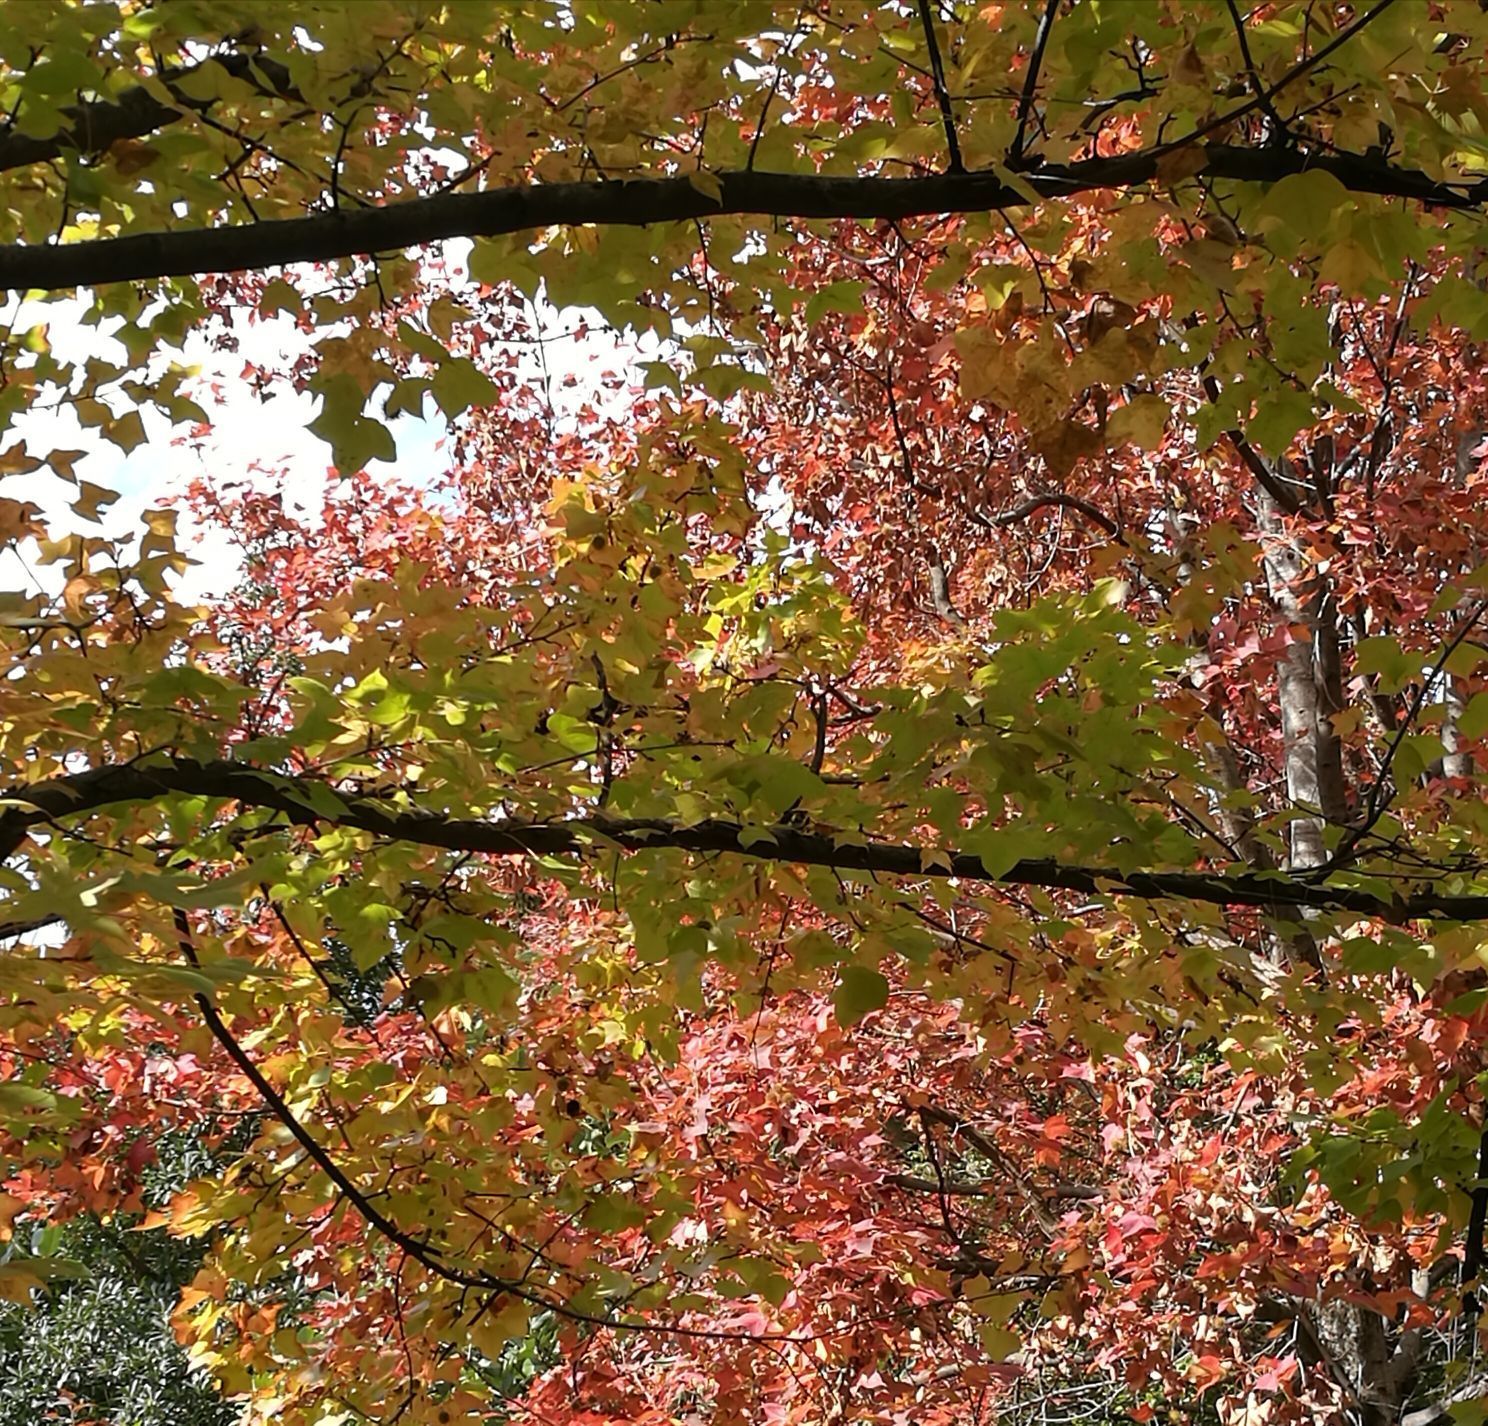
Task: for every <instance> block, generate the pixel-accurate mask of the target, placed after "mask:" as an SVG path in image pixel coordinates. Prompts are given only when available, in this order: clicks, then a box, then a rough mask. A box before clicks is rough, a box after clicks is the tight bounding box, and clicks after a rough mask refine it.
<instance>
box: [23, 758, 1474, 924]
mask: <svg viewBox="0 0 1488 1426" xmlns="http://www.w3.org/2000/svg"><path fill="white" fill-rule="evenodd" d="M172 795H182V796H192V797H207V798H218V799H221V800H223V801H229V802H239V803H241V804H243V805H244V806H249V807H259V808H265V809H269V810H272V811H275V812H279V813H281V814H282V815H283V816H285V817H287V818H288V819H289V821H290V822H291V823H294V824H298V825H302V826H315V825H322V824H323V825H329V826H338V827H355V828H357V829H359V830H361V831H364V832H368V833H370V834H371V835H373V836H375V837H381V838H383V839H385V840H388V841H401V842H410V843H414V844H416V845H420V846H427V847H443V848H446V849H448V850H450V851H462V852H473V853H483V854H487V855H493V856H510V855H513V854H516V853H536V854H537V855H540V856H577V855H583V854H585V853H588V852H593V851H595V850H597V849H602V848H611V849H613V848H616V847H618V848H620V849H622V850H624V851H630V852H646V851H654V850H657V849H662V848H671V849H675V850H679V851H686V852H700V853H713V854H717V853H729V854H731V855H734V856H744V857H750V858H752V859H754V860H757V861H775V862H793V863H798V864H802V865H808V866H828V867H835V868H837V869H839V870H842V871H869V872H877V873H879V874H881V875H884V876H904V877H912V878H916V879H922V878H926V877H957V878H961V879H963V880H966V881H971V882H986V883H992V884H995V885H1000V886H1038V887H1044V888H1047V889H1050V890H1058V891H1073V892H1078V893H1080V894H1081V895H1082V896H1133V897H1138V898H1141V899H1144V900H1169V899H1174V900H1187V901H1198V902H1204V903H1207V904H1209V905H1215V906H1253V907H1257V908H1260V909H1263V910H1269V911H1277V910H1280V909H1282V908H1285V907H1299V908H1307V909H1313V910H1318V911H1341V912H1349V913H1353V914H1356V915H1359V916H1368V917H1374V918H1378V919H1381V920H1385V921H1393V922H1401V921H1410V920H1418V919H1430V918H1440V919H1446V920H1453V921H1476V920H1485V919H1488V891H1484V892H1479V893H1467V894H1461V895H1449V894H1447V893H1444V892H1441V891H1438V890H1436V889H1435V888H1434V887H1432V886H1431V884H1430V882H1429V881H1428V880H1426V879H1424V878H1422V879H1417V880H1415V881H1414V883H1413V884H1407V886H1406V887H1405V888H1403V889H1402V891H1401V892H1400V893H1398V894H1396V895H1394V896H1382V895H1380V894H1379V892H1378V891H1376V890H1366V889H1365V888H1363V887H1361V886H1357V885H1354V886H1351V885H1347V884H1343V885H1340V884H1338V883H1336V882H1329V881H1325V880H1323V879H1322V878H1320V877H1319V876H1318V873H1317V871H1316V870H1313V871H1312V872H1311V873H1299V874H1295V875H1294V874H1289V873H1284V872H1241V873H1233V874H1226V873H1224V872H1221V871H1215V872H1208V871H1123V870H1121V869H1120V868H1118V867H1115V866H1100V865H1087V866H1079V865H1071V864H1067V863H1064V862H1059V861H1055V860H1053V859H1051V858H1032V859H1028V860H1025V861H1021V862H1018V863H1017V864H1016V865H1015V866H1013V867H1011V868H1010V869H1008V870H1007V871H1004V872H1002V873H1000V874H999V875H996V876H993V875H991V874H989V873H988V871H987V869H986V867H985V866H984V865H983V863H982V860H981V858H980V857H979V856H978V855H976V854H975V853H972V852H958V851H952V850H943V849H938V848H934V847H920V846H912V845H906V844H902V843H889V842H866V843H865V842H858V841H849V840H845V839H839V837H837V836H836V835H834V834H833V833H832V832H830V831H813V830H808V829H805V828H801V827H792V826H783V825H776V826H773V827H747V826H741V825H740V824H739V823H737V822H731V821H726V820H722V819H717V818H714V819H709V820H708V821H704V822H698V823H694V824H691V825H684V824H682V823H678V822H669V821H665V820H662V819H650V818H632V819H625V820H619V819H610V818H604V817H573V818H566V819H562V820H556V821H548V822H517V821H511V822H495V821H487V820H480V819H471V818H459V817H450V816H447V815H444V814H441V813H437V812H432V811H427V810H417V811H404V810H392V809H390V807H389V806H388V805H387V804H386V803H383V802H380V801H378V800H376V799H373V798H368V797H357V796H348V795H344V794H342V793H339V792H337V791H336V790H335V789H334V788H333V787H332V786H331V785H330V784H328V783H326V782H321V781H317V780H315V779H311V778H298V779H297V778H293V777H287V776H284V775H282V774H279V773H272V772H266V771H262V770H260V769H258V768H254V767H250V766H248V765H246V764H242V763H232V762H211V763H201V762H194V761H190V760H188V759H181V758H177V759H162V760H158V761H155V762H151V763H148V764H142V763H130V764H125V765H118V766H115V765H106V766H103V767H99V768H94V769H92V770H90V771H87V772H81V773H76V774H73V775H71V776H67V777H60V778H55V779H52V780H51V781H48V782H41V783H31V784H21V785H19V786H15V787H11V788H8V789H5V790H4V791H3V792H0V806H3V807H5V808H6V810H5V811H4V812H3V813H0V857H8V856H11V855H13V854H14V853H15V852H16V851H17V850H19V848H20V847H21V846H22V844H23V843H24V842H25V840H26V839H27V837H28V836H29V835H30V833H31V831H32V829H34V828H37V827H46V826H49V825H51V824H53V823H56V822H59V821H62V820H72V819H74V818H77V817H79V816H81V815H84V814H87V813H91V812H96V811H98V810H100V809H102V808H105V807H109V806H115V805H119V804H124V803H149V802H155V801H158V800H160V799H161V798H163V797H168V796H172ZM332 802H334V803H337V804H339V809H338V810H336V811H334V812H332V811H329V810H327V809H328V807H329V806H330V804H331V803H332ZM1377 876H1378V874H1377V873H1376V884H1377ZM13 934H15V932H14V931H12V930H7V929H6V927H5V926H4V925H0V939H3V938H4V937H5V936H7V935H13Z"/></svg>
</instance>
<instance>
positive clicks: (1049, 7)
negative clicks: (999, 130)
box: [1008, 0, 1059, 168]
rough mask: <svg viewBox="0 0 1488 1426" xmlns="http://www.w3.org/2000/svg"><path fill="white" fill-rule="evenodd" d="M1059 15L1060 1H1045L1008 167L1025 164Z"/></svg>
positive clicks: (1019, 106)
mask: <svg viewBox="0 0 1488 1426" xmlns="http://www.w3.org/2000/svg"><path fill="white" fill-rule="evenodd" d="M1058 13H1059V0H1045V4H1044V13H1043V14H1042V15H1041V16H1040V17H1039V24H1038V31H1037V33H1036V34H1035V35H1034V37H1033V54H1032V55H1031V56H1030V57H1029V60H1028V73H1027V74H1026V75H1024V77H1023V92H1022V93H1021V94H1020V95H1019V96H1018V131H1017V133H1015V134H1014V135H1013V146H1012V148H1010V149H1009V150H1008V167H1009V168H1017V167H1019V166H1020V165H1021V164H1022V162H1023V149H1024V145H1025V144H1026V143H1027V141H1028V120H1029V117H1030V116H1031V115H1032V113H1033V104H1034V100H1035V99H1037V98H1038V81H1039V71H1040V70H1041V69H1042V68H1043V66H1044V51H1045V50H1046V49H1048V47H1049V34H1050V31H1052V30H1053V28H1054V16H1055V15H1057V14H1058Z"/></svg>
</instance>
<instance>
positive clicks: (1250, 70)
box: [1225, 0, 1291, 143]
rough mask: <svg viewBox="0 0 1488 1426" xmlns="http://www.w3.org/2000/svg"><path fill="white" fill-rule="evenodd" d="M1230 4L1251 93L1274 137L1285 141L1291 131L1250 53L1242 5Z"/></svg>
mask: <svg viewBox="0 0 1488 1426" xmlns="http://www.w3.org/2000/svg"><path fill="white" fill-rule="evenodd" d="M1225 3H1226V4H1227V5H1228V6H1229V10H1230V21H1231V23H1232V24H1233V25H1234V26H1235V39H1236V40H1237V41H1238V43H1239V45H1240V59H1241V61H1242V63H1243V64H1244V65H1245V73H1246V75H1247V76H1248V77H1249V79H1250V89H1251V93H1252V94H1254V95H1255V97H1256V102H1257V103H1258V104H1259V105H1260V106H1261V110H1262V112H1263V113H1264V114H1265V115H1266V117H1267V118H1268V119H1269V120H1270V121H1271V124H1272V138H1273V140H1274V141H1275V142H1278V143H1280V142H1284V141H1285V140H1287V139H1289V138H1290V137H1291V131H1290V130H1289V129H1288V128H1287V126H1286V121H1285V120H1283V119H1282V117H1281V115H1280V114H1279V113H1277V111H1276V104H1275V102H1274V101H1273V100H1272V97H1271V95H1270V94H1268V93H1267V92H1266V86H1265V85H1264V84H1262V83H1261V72H1260V70H1258V69H1257V68H1256V62H1255V59H1254V58H1253V57H1252V55H1251V53H1250V39H1249V37H1248V36H1247V35H1246V33H1245V17H1244V16H1243V15H1242V14H1241V13H1240V7H1239V6H1238V5H1236V3H1235V0H1225Z"/></svg>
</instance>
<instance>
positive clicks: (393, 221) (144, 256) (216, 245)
mask: <svg viewBox="0 0 1488 1426" xmlns="http://www.w3.org/2000/svg"><path fill="white" fill-rule="evenodd" d="M1195 147H1196V148H1198V149H1199V150H1200V152H1201V153H1202V156H1203V164H1202V166H1201V167H1199V168H1198V169H1197V170H1196V171H1195V172H1194V173H1193V175H1192V176H1193V177H1195V178H1207V179H1210V180H1216V179H1222V180H1229V181H1236V182H1243V183H1262V184H1269V183H1276V182H1278V181H1279V180H1281V179H1283V178H1286V177H1289V176H1290V175H1292V174H1297V173H1301V172H1303V171H1304V170H1309V169H1319V170H1321V171H1323V172H1325V173H1330V174H1332V175H1333V176H1334V177H1335V178H1337V179H1338V180H1339V182H1340V183H1342V184H1343V185H1344V187H1345V188H1348V189H1350V190H1352V191H1353V192H1356V193H1375V194H1381V195H1385V196H1390V197H1398V198H1408V199H1412V200H1414V201H1417V202H1420V203H1425V204H1428V205H1432V206H1436V207H1442V208H1453V209H1478V208H1481V207H1483V206H1485V205H1488V179H1480V180H1477V181H1474V182H1465V181H1464V182H1460V183H1451V182H1443V181H1439V180H1437V179H1434V178H1432V177H1430V176H1429V175H1428V174H1425V173H1422V172H1419V171H1418V170H1414V169H1405V168H1399V167H1396V166H1394V165H1392V164H1389V163H1385V162H1383V161H1381V160H1378V159H1375V158H1373V157H1366V156H1362V155H1358V154H1347V153H1330V154H1308V153H1301V152H1297V151H1294V150H1290V149H1277V148H1272V147H1260V148H1245V147H1232V146H1228V145H1224V144H1209V145H1195ZM1163 156H1164V154H1163V151H1161V150H1158V149H1146V150H1143V151H1141V152H1138V153H1130V154H1118V155H1115V156H1114V157H1107V158H1092V159H1086V160H1082V161H1081V162H1079V163H1074V164H1067V165H1065V164H1049V165H1045V166H1043V167H1040V168H1037V169H1033V170H1030V171H1029V172H1027V173H1025V174H1023V175H1022V176H1021V177H1020V178H1019V179H1018V181H1017V186H1016V187H1014V186H1012V185H1011V184H1008V183H1004V182H1003V180H1002V179H1001V178H999V177H997V175H996V174H994V173H988V172H979V173H966V174H939V175H933V176H926V177H918V178H877V177H872V178H849V177H821V176H817V175H811V174H784V173H759V172H752V171H742V172H739V171H735V172H725V173H718V174H715V175H713V176H714V177H715V178H717V180H718V185H719V186H718V196H717V197H716V198H715V197H714V196H713V194H712V193H711V192H704V191H703V190H702V189H701V188H698V187H696V186H694V184H693V183H692V181H691V180H690V179H688V178H652V179H615V180H609V181H606V182H602V183H601V182H591V183H540V184H529V185H525V186H516V187H506V188H494V189H489V190H487V191H486V192H484V193H447V194H444V195H442V196H438V197H433V198H418V199H413V200H411V201H408V202H403V203H392V204H388V205H386V206H385V207H381V208H367V209H363V210H359V211H356V212H329V213H320V214H316V215H315V216H313V217H308V218H289V219H280V220H277V221H266V222H262V223H254V224H238V225H232V226H227V227H220V228H207V229H197V230H194V231H192V230H185V231H178V232H148V233H135V234H131V235H129V236H126V237H119V238H104V239H99V240H96V241H90V242H81V243H66V244H54V245H41V246H37V245H15V246H10V247H0V287H3V288H4V289H6V290H11V291H15V290H26V289H32V288H35V289H40V290H47V291H51V290H57V289H64V288H71V287H83V286H96V285H98V284H101V283H107V282H133V281H140V280H143V279H146V278H151V277H180V276H186V275H190V274H198V273H220V272H241V271H250V270H252V271H259V270H262V269H265V268H273V267H282V266H284V265H285V264H288V263H296V262H331V261H334V260H335V259H337V258H344V257H353V256H359V255H360V256H368V255H371V254H373V253H386V252H394V251H401V250H403V249H405V248H411V247H417V246H418V245H420V244H422V243H432V242H439V241H441V240H443V239H446V238H458V237H493V236H497V235H499V234H505V233H518V232H529V231H532V230H534V229H541V228H546V227H551V226H554V225H567V226H578V225H583V224H596V225H600V226H615V225H626V226H644V225H646V224H650V223H667V222H682V221H695V220H697V219H702V218H709V217H714V216H717V215H720V214H730V213H743V214H753V215H756V216H759V217H766V218H768V217H775V218H799V219H810V218H860V219H870V220H871V219H897V218H911V217H915V216H940V215H943V214H947V213H979V212H988V211H990V210H993V209H1002V208H1014V207H1022V206H1026V205H1027V204H1028V203H1029V202H1030V201H1031V199H1030V192H1031V193H1033V194H1036V195H1038V197H1039V198H1041V199H1043V198H1068V197H1071V196H1074V195H1076V194H1080V193H1088V192H1092V191H1095V190H1100V189H1121V188H1133V187H1137V186H1140V185H1142V184H1146V183H1151V182H1153V181H1154V180H1155V179H1156V178H1157V176H1158V171H1159V166H1160V163H1161V161H1162V159H1163Z"/></svg>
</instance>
